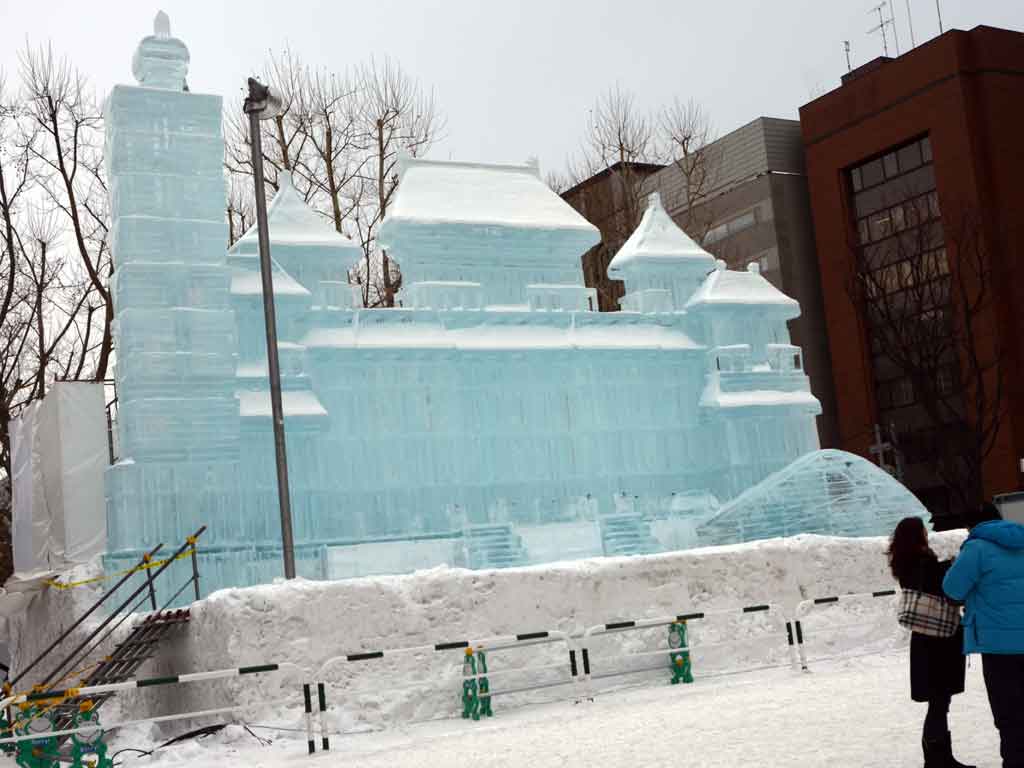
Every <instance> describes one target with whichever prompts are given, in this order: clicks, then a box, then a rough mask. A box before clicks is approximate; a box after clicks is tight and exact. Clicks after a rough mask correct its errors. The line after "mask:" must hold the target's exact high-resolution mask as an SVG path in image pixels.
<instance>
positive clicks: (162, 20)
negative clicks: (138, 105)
mask: <svg viewBox="0 0 1024 768" xmlns="http://www.w3.org/2000/svg"><path fill="white" fill-rule="evenodd" d="M188 62H189V55H188V48H186V47H185V44H184V43H183V42H181V40H179V39H178V38H176V37H171V20H170V19H169V18H168V17H167V14H166V13H164V12H163V11H160V12H159V13H157V15H156V18H155V19H154V20H153V34H152V35H149V36H148V37H144V38H143V39H142V42H140V43H139V47H138V48H136V49H135V55H134V56H133V57H132V75H134V76H135V79H136V80H137V81H138V82H139V85H144V86H146V87H148V88H166V89H168V90H172V91H181V90H184V89H185V75H187V74H188Z"/></svg>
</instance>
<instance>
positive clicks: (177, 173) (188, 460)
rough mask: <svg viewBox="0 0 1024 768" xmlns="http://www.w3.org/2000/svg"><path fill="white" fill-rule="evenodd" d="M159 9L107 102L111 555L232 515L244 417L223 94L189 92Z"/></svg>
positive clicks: (183, 56)
mask: <svg viewBox="0 0 1024 768" xmlns="http://www.w3.org/2000/svg"><path fill="white" fill-rule="evenodd" d="M188 62H189V54H188V50H187V48H186V47H185V45H184V44H183V43H182V42H181V41H180V40H178V39H176V38H174V37H171V33H170V22H169V20H168V18H167V16H166V15H165V14H164V13H162V12H161V13H160V14H158V15H157V17H156V22H155V24H154V34H153V35H151V36H149V37H146V38H145V39H143V40H142V42H141V43H140V44H139V46H138V49H137V50H136V52H135V56H134V58H133V60H132V72H133V74H134V75H135V78H136V80H137V81H138V83H139V84H138V85H137V86H123V85H120V86H116V87H115V88H114V90H113V92H112V93H111V94H110V97H109V99H108V101H107V104H106V131H107V135H106V163H107V173H108V177H109V182H110V202H111V227H112V228H111V232H112V248H113V257H114V264H115V265H116V266H117V269H116V271H115V273H114V277H113V280H112V283H111V288H112V296H113V303H114V311H115V324H114V333H115V346H116V349H117V368H116V383H117V393H118V405H119V409H118V410H119V417H118V423H117V428H118V437H119V448H120V454H121V456H120V460H119V461H118V462H117V463H116V464H115V465H114V466H113V467H111V468H110V469H109V470H108V473H107V495H108V530H109V553H110V557H109V561H110V562H112V563H113V565H114V566H116V565H117V564H118V563H119V562H122V561H125V560H134V559H135V558H136V557H137V553H138V551H140V550H142V549H144V548H147V547H149V546H153V545H154V544H155V543H157V542H166V543H167V544H168V545H171V544H172V543H175V542H177V543H180V542H181V541H182V540H183V539H184V537H185V536H186V535H187V534H189V533H191V532H192V531H193V530H195V529H196V528H198V527H199V526H200V525H202V524H208V525H209V526H210V529H211V533H212V534H214V535H216V534H217V533H218V532H219V533H221V534H223V532H224V529H225V527H227V526H229V525H230V524H231V523H232V521H233V520H234V519H237V511H238V482H237V474H238V458H239V418H238V403H237V400H236V399H235V393H234V378H235V363H236V358H237V345H236V343H235V323H234V314H233V312H232V311H231V306H230V293H229V290H230V275H229V271H228V268H227V266H226V263H225V256H224V243H225V241H226V240H225V238H226V235H227V231H226V227H225V222H224V193H225V188H224V176H223V159H224V146H223V140H222V137H221V98H220V97H219V96H210V95H201V94H197V93H190V92H188V91H186V90H185V75H186V73H187V71H188Z"/></svg>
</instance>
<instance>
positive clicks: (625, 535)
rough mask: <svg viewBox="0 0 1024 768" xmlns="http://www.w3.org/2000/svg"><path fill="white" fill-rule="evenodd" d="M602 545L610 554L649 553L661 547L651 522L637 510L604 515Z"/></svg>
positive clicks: (602, 518)
mask: <svg viewBox="0 0 1024 768" xmlns="http://www.w3.org/2000/svg"><path fill="white" fill-rule="evenodd" d="M601 546H602V547H603V549H604V553H605V554H606V555H608V556H615V555H641V554H649V553H651V552H657V551H658V549H659V545H658V542H657V540H656V539H655V538H654V537H653V536H651V525H650V523H649V522H648V521H647V520H645V519H644V517H643V515H641V514H638V513H636V512H622V513H616V514H611V515H604V516H602V517H601Z"/></svg>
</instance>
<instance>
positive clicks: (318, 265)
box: [228, 173, 363, 306]
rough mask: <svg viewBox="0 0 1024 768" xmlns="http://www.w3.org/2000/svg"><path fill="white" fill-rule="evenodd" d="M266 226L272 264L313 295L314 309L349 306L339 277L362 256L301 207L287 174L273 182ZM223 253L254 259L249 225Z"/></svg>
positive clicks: (254, 240)
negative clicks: (226, 251)
mask: <svg viewBox="0 0 1024 768" xmlns="http://www.w3.org/2000/svg"><path fill="white" fill-rule="evenodd" d="M267 227H268V228H269V230H270V245H271V251H272V253H273V257H274V261H276V262H277V263H278V264H279V265H280V266H281V269H283V270H284V271H285V272H286V273H288V274H289V275H291V277H293V278H295V280H297V281H298V282H299V284H300V285H302V286H303V287H304V288H305V289H306V290H307V291H309V292H310V293H311V294H312V295H313V303H314V304H316V305H321V306H323V305H332V306H341V305H343V306H349V305H350V296H349V293H350V292H349V286H348V283H347V281H346V280H345V273H346V269H347V268H348V267H350V266H352V265H353V264H355V263H356V262H357V261H358V260H359V259H360V257H361V256H362V254H363V251H362V249H361V248H360V247H359V246H358V245H356V244H355V243H353V242H352V241H351V240H350V239H349V238H347V237H345V236H344V235H342V234H340V233H339V232H337V231H336V230H335V229H334V227H333V226H332V225H331V224H330V223H329V222H328V220H327V219H325V218H324V217H323V216H321V215H320V214H319V213H317V212H316V211H314V210H313V209H312V208H310V207H309V205H307V204H306V202H305V201H304V200H303V199H302V196H301V195H299V192H298V190H296V189H295V185H294V183H293V182H292V176H291V174H290V173H282V174H281V175H280V176H279V177H278V190H277V194H275V195H274V199H273V200H272V201H271V202H270V205H269V206H268V207H267ZM228 254H229V256H232V257H236V256H237V257H242V258H243V259H244V258H245V257H249V258H253V259H254V258H256V257H257V256H258V255H259V237H258V235H257V232H256V225H255V224H254V225H253V226H252V227H250V228H249V230H248V231H247V232H246V233H245V234H244V235H242V237H241V238H239V239H238V241H237V242H236V243H235V244H234V245H232V246H231V248H230V249H229V250H228ZM233 260H234V259H233Z"/></svg>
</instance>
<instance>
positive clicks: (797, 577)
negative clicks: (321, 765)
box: [125, 532, 963, 729]
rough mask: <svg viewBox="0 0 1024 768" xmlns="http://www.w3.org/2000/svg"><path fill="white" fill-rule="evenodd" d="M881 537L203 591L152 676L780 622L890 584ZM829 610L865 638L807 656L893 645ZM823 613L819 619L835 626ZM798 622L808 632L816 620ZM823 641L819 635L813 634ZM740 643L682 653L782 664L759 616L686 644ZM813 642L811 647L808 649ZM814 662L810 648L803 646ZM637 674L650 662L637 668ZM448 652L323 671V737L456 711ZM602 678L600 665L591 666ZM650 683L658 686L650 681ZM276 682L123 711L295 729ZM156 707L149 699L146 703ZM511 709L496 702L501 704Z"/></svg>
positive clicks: (632, 644) (278, 677)
mask: <svg viewBox="0 0 1024 768" xmlns="http://www.w3.org/2000/svg"><path fill="white" fill-rule="evenodd" d="M962 540H963V533H962V532H951V533H945V534H937V535H935V536H934V537H933V546H934V547H935V548H936V549H937V551H938V552H939V553H940V555H942V556H944V557H948V556H952V555H953V554H955V553H956V551H957V549H958V548H959V545H960V543H961V542H962ZM885 546H886V541H885V540H884V539H882V538H864V539H839V538H830V537H822V536H797V537H794V538H789V539H773V540H769V541H762V542H755V543H751V544H743V545H734V546H728V547H715V548H708V549H700V550H692V551H686V552H679V553H673V554H664V555H651V556H644V557H631V558H599V559H594V560H584V561H577V562H571V563H558V564H552V565H544V566H532V567H527V568H518V569H508V570H498V571H467V570H461V569H453V568H447V567H442V568H435V569H432V570H427V571H420V572H418V573H415V574H412V575H408V576H388V577H374V578H362V579H351V580H346V581H337V582H314V581H304V580H296V581H294V582H290V583H277V584H273V585H266V586H258V587H251V588H245V589H231V590H223V591H220V592H216V593H214V594H212V595H210V596H209V597H208V598H206V599H204V600H202V601H200V602H199V603H196V604H195V605H194V606H193V619H192V622H191V624H190V625H189V626H188V627H187V629H185V630H184V632H183V634H182V636H181V637H180V639H179V640H178V641H177V642H176V643H175V644H174V646H173V647H172V648H171V649H169V651H170V653H169V654H168V655H167V656H165V661H164V663H163V664H161V668H160V673H161V674H162V673H165V672H172V671H173V672H185V671H192V670H203V669H218V668H230V667H237V666H243V665H252V664H260V663H269V662H283V661H289V662H293V663H296V664H299V665H301V666H303V667H304V668H306V669H307V670H309V674H310V676H312V674H313V672H314V671H315V670H318V669H319V668H320V666H321V665H322V664H323V662H324V661H326V660H327V659H329V658H331V657H334V656H337V655H339V654H346V653H358V652H360V651H373V650H380V649H390V648H401V647H409V646H416V645H424V644H433V643H439V642H444V641H450V640H463V639H468V640H482V639H484V638H487V637H490V636H494V635H505V634H511V633H521V632H531V631H538V630H563V631H577V630H581V629H583V628H585V627H588V626H593V625H596V624H599V623H604V622H610V621H615V620H622V619H632V618H639V617H655V616H665V615H675V614H678V613H685V612H691V611H715V610H719V609H727V608H739V607H742V606H746V605H752V604H760V603H776V604H782V605H783V606H784V607H785V609H786V610H787V611H792V610H793V609H794V608H795V606H796V604H797V603H798V602H799V601H801V600H804V599H808V598H813V597H822V596H829V595H835V594H844V593H854V592H865V591H871V590H876V589H884V588H888V587H891V586H892V578H891V576H890V575H889V574H888V572H887V568H886V561H885V555H884V551H885ZM830 610H833V611H837V612H840V614H841V615H840V616H839V618H840V619H842V618H846V619H851V618H852V619H853V620H855V621H857V622H859V625H860V626H861V627H862V630H863V631H860V632H853V633H852V634H850V633H849V632H847V633H846V635H848V637H847V639H846V640H842V638H840V639H839V640H835V639H832V640H830V641H829V642H828V643H827V644H825V645H823V646H821V647H820V648H818V651H819V652H823V651H828V652H836V651H840V652H848V651H851V650H859V649H868V648H872V647H879V644H881V646H883V647H892V646H893V645H896V644H899V643H902V642H904V640H903V637H902V633H901V632H900V631H899V630H898V629H897V628H896V625H895V623H894V622H893V620H892V615H891V602H888V601H885V600H881V601H874V603H873V604H871V601H867V602H866V603H864V604H860V603H856V602H854V603H851V604H849V605H847V604H843V606H841V607H839V608H830ZM833 620H834V617H831V618H829V619H828V621H833ZM817 621H818V623H817V624H815V622H814V620H812V621H811V622H809V625H811V626H815V627H816V629H817V630H820V629H821V627H822V624H821V619H818V620H817ZM819 636H820V635H819ZM737 639H738V640H743V641H748V642H746V644H745V645H742V646H728V647H715V648H711V649H709V650H708V651H706V652H705V651H701V652H696V653H695V658H694V669H695V673H696V674H697V675H698V676H699V675H702V674H705V675H706V674H711V673H714V672H716V671H729V670H735V669H737V668H744V667H749V666H756V665H758V664H766V663H785V662H786V660H787V659H788V655H787V647H786V643H785V633H784V632H783V631H780V627H779V626H778V624H775V623H773V622H772V621H771V617H769V616H765V615H764V614H760V615H753V614H751V615H747V616H737V617H731V618H729V619H728V620H727V621H721V620H719V621H718V622H717V623H716V622H715V621H713V620H710V619H709V620H708V621H706V622H694V623H693V624H692V625H691V643H693V644H694V645H695V646H698V645H702V644H707V643H716V642H719V641H723V640H737ZM815 639H816V638H809V641H813V640H815ZM664 644H665V630H664V629H657V630H648V631H646V632H645V633H624V634H622V635H617V636H614V637H606V638H603V639H600V640H598V641H596V642H595V644H594V645H593V646H592V648H593V650H592V655H593V658H594V664H595V666H597V665H601V669H603V670H610V669H611V668H612V667H614V666H616V665H614V664H612V663H611V662H612V660H611V659H610V658H609V657H610V655H611V654H613V653H615V652H617V651H620V650H623V649H628V650H631V651H636V650H643V649H645V648H646V649H653V648H659V647H664ZM809 648H810V650H811V651H812V657H813V652H814V651H815V647H814V646H813V645H812V646H809ZM564 658H565V657H564V651H563V650H562V649H555V648H544V647H540V648H537V647H535V648H531V649H529V651H523V650H520V651H515V652H495V653H494V654H492V658H491V670H492V671H493V672H495V677H494V678H492V686H493V689H494V690H501V689H502V688H507V687H511V686H518V685H522V684H524V683H525V682H526V680H524V679H519V680H516V679H514V677H513V676H508V677H504V678H502V677H500V676H499V675H498V674H497V671H498V670H503V669H508V668H510V667H518V666H522V665H524V664H531V665H538V664H542V663H555V662H558V661H564ZM642 661H643V663H644V665H650V664H652V662H653V663H657V662H656V659H651V658H650V657H648V658H647V659H643V660H642ZM460 662H461V652H460V651H453V652H450V653H429V654H421V655H419V656H417V657H409V658H408V659H407V660H403V659H400V658H388V659H385V660H373V661H367V662H359V663H347V664H341V665H338V666H336V667H334V669H333V670H332V671H331V672H330V673H329V674H328V675H327V676H326V679H327V681H328V683H329V691H330V694H329V696H330V701H331V705H332V710H333V712H332V719H333V720H334V725H335V727H338V728H341V729H351V728H358V727H367V726H379V725H382V724H388V723H394V722H402V721H407V720H410V719H424V718H429V717H436V716H450V715H453V714H455V713H456V712H457V707H458V690H459V675H460V667H459V665H460ZM595 671H600V670H595ZM660 674H661V677H664V676H665V675H664V674H663V673H660ZM299 682H301V681H300V680H299V679H298V677H297V676H295V675H289V674H286V673H279V674H275V675H267V676H261V677H243V678H233V679H228V680H223V681H216V682H211V683H209V684H193V685H185V686H178V687H172V688H162V689H150V690H147V691H144V692H140V693H139V694H138V695H137V697H135V698H133V699H130V700H126V701H125V706H128V707H130V708H131V709H132V710H133V712H137V711H141V710H147V711H148V710H152V711H153V713H154V714H162V713H164V712H168V711H183V710H187V709H191V710H199V709H207V708H213V707H219V706H225V705H227V704H229V703H236V702H237V703H241V704H243V705H244V706H246V707H247V708H248V712H249V713H250V714H249V716H250V717H252V716H254V715H255V716H258V717H262V718H265V719H266V718H269V719H271V721H272V722H275V723H279V724H281V723H292V724H297V723H298V721H299V708H300V705H301V694H300V689H299V686H298V683H299ZM158 700H159V701H158ZM507 702H508V699H501V698H497V699H496V706H499V705H500V706H507Z"/></svg>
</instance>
